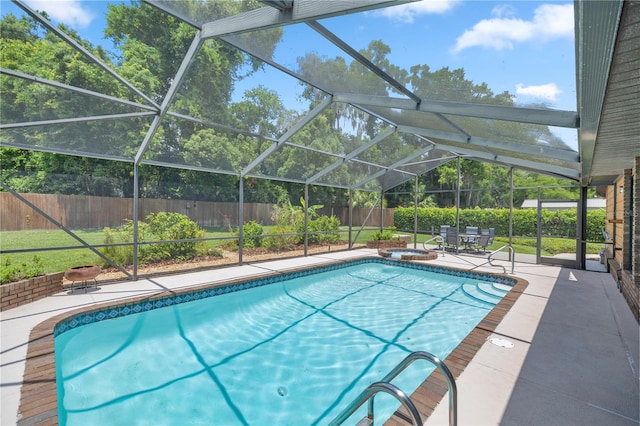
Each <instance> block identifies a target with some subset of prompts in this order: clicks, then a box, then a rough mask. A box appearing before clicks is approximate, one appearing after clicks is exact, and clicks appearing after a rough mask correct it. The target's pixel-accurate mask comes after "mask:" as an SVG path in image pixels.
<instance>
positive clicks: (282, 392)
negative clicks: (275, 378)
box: [278, 386, 287, 396]
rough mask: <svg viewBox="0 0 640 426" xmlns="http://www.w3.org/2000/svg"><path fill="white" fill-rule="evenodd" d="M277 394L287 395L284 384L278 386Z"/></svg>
mask: <svg viewBox="0 0 640 426" xmlns="http://www.w3.org/2000/svg"><path fill="white" fill-rule="evenodd" d="M278 395H280V396H287V388H285V387H284V386H278Z"/></svg>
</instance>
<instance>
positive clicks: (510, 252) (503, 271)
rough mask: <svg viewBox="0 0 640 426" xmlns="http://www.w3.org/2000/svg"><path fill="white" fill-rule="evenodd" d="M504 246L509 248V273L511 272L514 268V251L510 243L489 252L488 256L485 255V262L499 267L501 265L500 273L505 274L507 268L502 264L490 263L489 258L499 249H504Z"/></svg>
mask: <svg viewBox="0 0 640 426" xmlns="http://www.w3.org/2000/svg"><path fill="white" fill-rule="evenodd" d="M505 248H508V249H509V258H510V259H511V274H513V270H514V268H515V262H516V251H515V250H514V249H513V247H512V246H511V244H506V245H504V246H502V247H500V248H499V249H497V250H494V251H492V252H491V253H489V256H488V257H487V262H489V265H491V266H499V267H501V268H502V273H503V274H506V273H507V269H506V268H505V267H504V266H503V265H494V264H493V263H491V258H492V257H493V255H494V254H496V253H498V252H499V251H502V250H504V249H505Z"/></svg>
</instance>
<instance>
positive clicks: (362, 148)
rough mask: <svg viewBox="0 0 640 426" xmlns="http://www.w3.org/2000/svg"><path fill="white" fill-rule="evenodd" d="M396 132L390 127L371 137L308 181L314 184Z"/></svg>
mask: <svg viewBox="0 0 640 426" xmlns="http://www.w3.org/2000/svg"><path fill="white" fill-rule="evenodd" d="M395 132H396V129H395V128H392V129H388V130H387V131H385V132H382V133H380V134H379V135H377V136H376V137H375V138H373V139H371V140H370V141H369V142H367V143H366V144H364V145H362V146H360V147H358V148H356V149H354V150H353V151H351V152H350V153H349V154H347V155H345V156H344V157H343V158H341V159H339V160H338V161H336V162H335V163H333V164H331V165H330V166H328V167H326V168H325V169H324V170H321V171H320V172H318V173H316V174H315V175H313V176H311V177H310V178H309V179H307V181H306V183H308V184H312V183H313V182H314V181H316V180H318V179H320V178H321V177H322V176H324V175H326V174H328V173H329V172H331V171H332V170H335V169H337V168H338V167H340V166H341V165H343V164H344V163H346V162H347V161H349V160H351V159H353V158H354V157H356V156H357V155H360V154H361V153H362V152H364V151H366V150H367V149H369V148H370V147H372V146H374V145H376V144H377V143H378V142H380V141H382V140H383V139H386V138H387V137H389V136H391V135H392V134H394V133H395Z"/></svg>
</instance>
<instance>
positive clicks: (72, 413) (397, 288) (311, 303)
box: [55, 261, 506, 425]
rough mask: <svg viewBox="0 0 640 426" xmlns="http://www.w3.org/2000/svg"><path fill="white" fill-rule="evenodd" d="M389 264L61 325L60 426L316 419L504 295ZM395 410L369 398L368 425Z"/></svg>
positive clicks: (404, 379)
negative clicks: (372, 414) (372, 410)
mask: <svg viewBox="0 0 640 426" xmlns="http://www.w3.org/2000/svg"><path fill="white" fill-rule="evenodd" d="M395 263H396V262H386V261H380V262H368V263H366V262H365V263H359V264H356V265H352V266H346V267H341V268H339V269H334V270H329V271H325V272H321V273H316V274H311V275H307V276H302V277H298V278H294V279H287V280H283V281H280V282H277V283H273V284H269V285H264V286H261V287H256V288H251V289H247V290H240V291H235V292H233V293H227V294H222V295H218V296H215V297H208V298H205V299H200V300H195V301H190V302H188V303H180V304H173V305H172V306H166V307H162V308H159V309H153V310H149V311H144V312H141V313H136V314H131V315H126V316H121V317H116V318H114V319H108V320H102V319H103V318H104V317H106V318H109V316H110V313H109V312H105V313H104V314H100V315H99V318H98V319H93V318H94V317H92V320H91V321H95V322H91V323H89V324H86V325H82V324H80V326H76V325H77V324H75V323H74V324H72V326H68V327H66V326H65V329H64V330H62V331H60V330H58V334H57V336H56V338H55V352H56V374H57V386H58V411H59V421H60V424H66V425H135V424H141V425H142V424H147V425H163V424H165V425H187V424H218V425H236V424H237V425H241V424H247V425H311V424H327V423H329V421H331V420H332V419H333V418H334V417H335V416H336V415H337V414H338V413H339V412H340V411H341V410H342V409H343V408H344V407H345V406H346V405H347V404H349V403H350V402H351V401H352V400H353V399H354V398H355V397H356V396H357V395H358V394H359V393H360V392H361V391H362V390H364V389H365V387H366V386H368V385H369V384H370V383H372V382H375V381H378V380H380V379H381V378H382V377H383V376H385V375H386V374H387V373H388V372H389V370H391V369H392V368H393V367H394V366H395V365H396V364H397V363H398V362H399V361H401V360H402V359H403V358H404V357H405V356H406V355H408V354H409V353H411V352H413V351H417V350H423V351H427V352H431V353H433V354H434V355H436V356H438V357H440V358H441V359H444V358H445V357H446V356H447V355H448V354H449V353H450V352H451V351H452V350H453V349H454V348H455V347H456V346H457V345H458V343H459V342H460V341H461V340H462V339H463V338H464V337H465V336H466V335H467V334H468V333H469V332H470V331H471V330H472V329H473V328H474V326H475V325H476V324H477V323H478V322H479V321H480V320H481V319H482V318H483V317H484V316H485V315H486V314H487V313H488V311H489V310H490V309H491V308H492V307H493V305H494V304H495V303H497V301H499V300H500V298H501V297H502V295H503V294H504V293H505V292H506V288H505V286H504V285H502V286H500V285H495V284H492V283H491V282H489V281H482V280H481V279H479V277H480V276H474V275H473V274H467V276H466V277H455V276H452V275H446V274H441V273H434V272H428V271H424V270H420V269H416V268H417V267H408V266H405V265H396V264H395ZM479 286H480V287H485V290H484V291H483V290H482V289H481V288H479ZM487 289H488V290H487ZM474 292H475V294H474ZM491 293H494V294H495V295H492V294H491ZM171 303H173V302H171ZM114 315H115V314H114ZM74 321H75V320H74ZM76 322H78V321H76ZM79 322H82V321H79ZM85 322H86V321H85ZM432 370H433V368H432V366H431V365H430V364H427V363H423V362H421V361H419V362H416V363H414V364H413V365H412V366H411V367H409V368H408V369H407V370H405V372H404V373H403V374H401V375H400V376H399V377H397V378H396V379H395V380H394V382H393V383H394V384H396V385H397V386H399V387H400V388H401V389H403V390H404V391H405V392H407V393H409V394H410V393H411V392H413V390H414V389H415V388H416V387H417V386H418V385H419V384H420V383H421V382H422V381H423V380H424V379H425V378H426V377H427V376H428V374H429V373H430V372H431V371H432ZM396 407H397V403H396V402H395V400H394V399H392V398H391V397H389V396H388V395H386V394H380V395H378V396H377V397H376V417H377V418H379V419H384V418H387V417H388V416H390V415H391V414H392V413H393V411H394V410H395V408H396ZM363 413H364V411H362V413H359V414H357V416H354V417H352V420H354V423H355V419H360V418H361V417H362V415H363Z"/></svg>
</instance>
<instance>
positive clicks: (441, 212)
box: [393, 207, 605, 242]
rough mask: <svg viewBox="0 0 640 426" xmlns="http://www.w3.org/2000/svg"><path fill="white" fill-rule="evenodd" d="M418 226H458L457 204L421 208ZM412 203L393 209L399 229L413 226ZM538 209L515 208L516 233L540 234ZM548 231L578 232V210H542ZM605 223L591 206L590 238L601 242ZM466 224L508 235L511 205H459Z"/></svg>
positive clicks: (428, 228) (427, 228)
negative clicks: (409, 205)
mask: <svg viewBox="0 0 640 426" xmlns="http://www.w3.org/2000/svg"><path fill="white" fill-rule="evenodd" d="M417 213H418V229H419V230H421V231H427V232H430V231H431V230H432V229H433V231H434V232H435V233H438V232H439V229H440V225H449V226H455V223H456V209H455V208H442V209H439V208H431V207H428V208H418V212H417ZM413 217H414V209H413V207H399V208H396V209H395V210H394V216H393V218H394V225H395V226H396V227H397V228H398V229H404V230H410V229H413V223H414V219H413ZM537 223H538V212H537V210H536V209H513V222H512V224H513V235H517V236H522V237H535V236H536V235H537ZM542 223H543V229H544V230H545V234H547V235H555V236H573V235H575V233H576V213H575V210H573V209H566V210H554V211H552V210H547V209H543V210H542ZM604 225H605V211H604V210H592V211H589V212H588V213H587V240H588V241H594V242H602V241H603V237H602V228H603V227H604ZM466 226H477V227H478V228H480V229H482V228H495V234H496V235H509V209H491V210H483V209H479V208H475V209H460V229H464V228H465V227H466Z"/></svg>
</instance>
